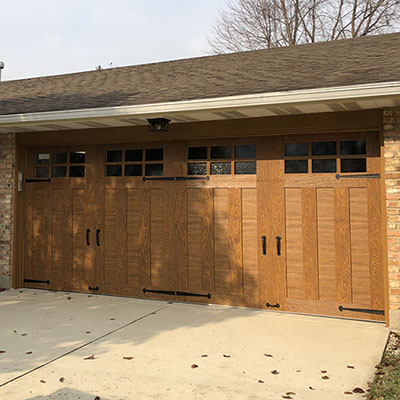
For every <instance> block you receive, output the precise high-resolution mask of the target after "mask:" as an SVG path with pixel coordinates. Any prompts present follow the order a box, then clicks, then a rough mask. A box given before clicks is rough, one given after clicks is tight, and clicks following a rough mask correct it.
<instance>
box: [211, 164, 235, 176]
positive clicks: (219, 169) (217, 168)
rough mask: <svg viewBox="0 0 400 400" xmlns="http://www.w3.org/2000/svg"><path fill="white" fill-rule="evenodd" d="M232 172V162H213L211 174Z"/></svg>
mask: <svg viewBox="0 0 400 400" xmlns="http://www.w3.org/2000/svg"><path fill="white" fill-rule="evenodd" d="M230 173H231V163H223V162H216V163H211V175H229V174H230Z"/></svg>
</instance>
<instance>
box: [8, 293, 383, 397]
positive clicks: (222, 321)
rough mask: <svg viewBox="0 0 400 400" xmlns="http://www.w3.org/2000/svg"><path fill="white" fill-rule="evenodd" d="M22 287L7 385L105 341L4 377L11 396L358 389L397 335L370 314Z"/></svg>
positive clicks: (305, 393) (13, 298)
mask: <svg viewBox="0 0 400 400" xmlns="http://www.w3.org/2000/svg"><path fill="white" fill-rule="evenodd" d="M23 292H24V293H19V291H9V292H3V293H0V320H1V321H2V327H1V331H0V350H6V353H3V354H0V384H1V383H2V382H5V381H6V380H7V379H8V378H9V377H10V376H13V374H14V375H15V374H19V373H21V371H27V370H29V369H32V367H33V366H34V365H40V363H44V362H45V361H46V360H51V359H52V357H53V358H54V356H55V355H57V354H65V353H67V351H66V350H68V349H70V350H71V349H77V348H78V347H79V346H80V345H82V344H84V343H89V342H90V341H91V340H93V339H94V340H95V341H94V342H93V343H90V344H88V345H87V346H85V347H83V348H81V349H79V350H76V351H74V352H72V353H70V354H67V355H65V356H64V357H61V358H59V359H58V360H56V361H54V362H51V363H50V364H48V365H46V366H44V367H42V368H39V369H37V370H35V371H33V372H31V373H29V374H27V375H25V376H24V377H22V378H20V379H17V380H16V381H13V382H11V383H9V384H7V385H5V386H3V387H0V397H1V398H16V399H29V400H38V399H68V400H71V399H72V400H74V399H82V400H86V399H87V400H89V399H90V400H93V399H95V397H96V396H98V397H99V398H100V399H101V400H114V399H115V400H117V399H118V400H121V399H134V398H140V399H158V398H162V399H174V400H175V399H177V398H178V399H185V398H192V399H209V398H215V399H254V400H256V399H280V398H283V397H282V396H286V397H291V398H293V399H307V400H308V399H321V398H323V399H335V400H336V399H341V398H349V396H348V395H345V394H344V392H345V391H352V390H353V389H354V388H356V387H359V388H362V389H363V390H366V389H367V381H368V380H369V379H370V378H372V376H373V373H374V366H375V364H376V363H378V362H379V360H380V357H381V354H382V351H383V348H384V346H385V343H386V340H387V335H388V330H387V329H386V328H385V327H384V325H382V324H377V323H368V322H362V321H351V320H340V319H334V318H322V317H311V316H303V315H295V314H285V313H276V312H268V311H262V310H252V309H239V308H230V307H218V306H200V305H191V304H178V303H174V304H168V303H166V302H159V301H154V302H153V301H148V300H138V299H127V298H118V297H106V296H94V295H93V296H92V297H88V295H84V294H69V295H67V294H65V293H60V292H59V293H53V292H46V291H43V292H42V291H37V292H36V293H37V294H36V295H34V294H33V293H34V291H32V290H25V289H24V290H23ZM68 297H72V299H71V300H67V298H68ZM156 310H159V311H158V312H156V313H154V314H153V312H155V311H156ZM141 317H142V319H140V320H138V321H136V322H134V323H131V324H130V325H128V326H126V327H124V328H122V329H119V330H117V331H115V332H114V333H111V334H109V335H108V336H105V337H103V338H101V339H99V338H100V337H101V336H102V335H105V334H107V333H110V332H112V331H113V330H115V329H118V328H121V327H122V326H124V325H126V324H128V323H129V322H133V321H134V320H135V319H139V318H141ZM3 321H4V323H3ZM14 327H16V328H17V329H16V330H17V333H14V332H13V330H14V329H15V328H14ZM86 331H90V332H91V333H90V334H87V333H85V332H86ZM24 332H26V333H27V336H21V335H22V333H24ZM89 335H91V336H90V337H89ZM29 337H31V339H29ZM96 339H97V340H96ZM24 340H26V341H27V340H30V342H24ZM28 348H29V349H32V354H31V355H27V354H25V350H27V349H28ZM32 356H34V357H36V358H34V357H32ZM92 356H93V357H92ZM87 358H89V359H87ZM349 367H353V368H349ZM272 371H276V372H277V373H272ZM323 377H327V378H325V379H323ZM287 393H288V394H287ZM294 393H295V394H294ZM361 396H362V395H361V394H354V395H353V396H351V398H352V399H355V398H356V399H357V398H362V397H361Z"/></svg>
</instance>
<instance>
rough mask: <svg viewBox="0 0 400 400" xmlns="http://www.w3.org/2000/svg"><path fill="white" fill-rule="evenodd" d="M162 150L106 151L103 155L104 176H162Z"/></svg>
mask: <svg viewBox="0 0 400 400" xmlns="http://www.w3.org/2000/svg"><path fill="white" fill-rule="evenodd" d="M163 160H164V150H163V149H126V150H108V151H106V154H105V167H104V175H105V176H108V177H122V176H126V177H142V176H143V174H144V175H145V176H162V175H163V173H164V165H163Z"/></svg>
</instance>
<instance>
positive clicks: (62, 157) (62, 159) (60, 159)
mask: <svg viewBox="0 0 400 400" xmlns="http://www.w3.org/2000/svg"><path fill="white" fill-rule="evenodd" d="M52 163H53V164H66V163H67V153H53V159H52Z"/></svg>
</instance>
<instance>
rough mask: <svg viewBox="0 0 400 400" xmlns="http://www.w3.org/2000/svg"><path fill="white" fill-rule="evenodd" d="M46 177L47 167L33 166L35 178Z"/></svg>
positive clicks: (47, 173) (47, 174)
mask: <svg viewBox="0 0 400 400" xmlns="http://www.w3.org/2000/svg"><path fill="white" fill-rule="evenodd" d="M48 177H49V167H36V168H35V178H48Z"/></svg>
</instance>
